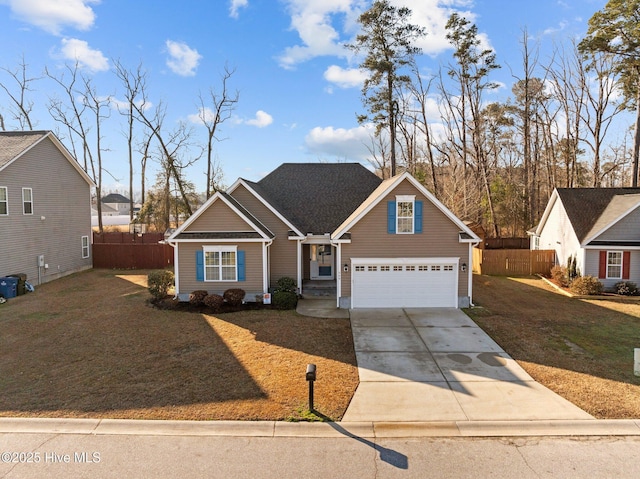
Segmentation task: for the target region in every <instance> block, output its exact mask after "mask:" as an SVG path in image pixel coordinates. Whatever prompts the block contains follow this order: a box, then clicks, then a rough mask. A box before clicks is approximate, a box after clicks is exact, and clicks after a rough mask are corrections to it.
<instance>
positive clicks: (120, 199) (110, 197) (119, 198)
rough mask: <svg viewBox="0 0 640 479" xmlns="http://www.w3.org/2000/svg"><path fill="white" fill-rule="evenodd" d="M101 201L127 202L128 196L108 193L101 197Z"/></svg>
mask: <svg viewBox="0 0 640 479" xmlns="http://www.w3.org/2000/svg"><path fill="white" fill-rule="evenodd" d="M102 202H103V203H129V198H127V197H126V196H122V195H121V194H120V193H109V194H108V195H107V196H103V197H102Z"/></svg>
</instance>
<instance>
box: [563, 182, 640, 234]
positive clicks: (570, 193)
mask: <svg viewBox="0 0 640 479" xmlns="http://www.w3.org/2000/svg"><path fill="white" fill-rule="evenodd" d="M557 191H558V197H559V198H560V200H561V201H562V204H563V205H564V209H565V211H566V212H567V216H568V217H569V221H571V225H572V226H573V229H574V231H575V232H576V236H577V237H578V241H580V242H581V243H582V241H584V240H585V239H586V237H587V235H588V234H589V232H590V231H591V230H592V229H593V226H594V225H595V223H596V221H598V219H599V218H600V216H601V215H602V214H603V213H604V212H605V210H606V209H607V207H608V206H609V204H610V203H611V201H612V200H613V198H614V197H616V196H619V195H637V194H640V188H558V189H557ZM613 219H615V218H612V220H613Z"/></svg>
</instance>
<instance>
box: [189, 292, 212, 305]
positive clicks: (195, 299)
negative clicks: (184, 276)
mask: <svg viewBox="0 0 640 479" xmlns="http://www.w3.org/2000/svg"><path fill="white" fill-rule="evenodd" d="M208 294H209V293H208V292H207V291H205V290H203V289H197V290H195V291H192V292H191V293H190V294H189V302H190V303H191V304H193V305H195V306H200V305H201V304H203V303H204V300H205V298H206V297H207V295H208Z"/></svg>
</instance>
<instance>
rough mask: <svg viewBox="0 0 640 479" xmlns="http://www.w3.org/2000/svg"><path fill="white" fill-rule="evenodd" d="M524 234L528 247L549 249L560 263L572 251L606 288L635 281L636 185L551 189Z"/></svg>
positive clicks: (638, 264)
mask: <svg viewBox="0 0 640 479" xmlns="http://www.w3.org/2000/svg"><path fill="white" fill-rule="evenodd" d="M530 234H531V235H532V238H531V247H532V249H551V250H555V252H556V262H557V263H558V264H561V265H565V266H566V265H567V263H568V260H569V258H570V257H572V256H574V257H575V258H576V265H577V268H578V270H579V271H580V273H581V274H582V275H583V276H595V277H596V278H598V279H599V280H600V281H601V282H602V284H603V285H604V287H605V288H606V289H612V288H613V286H614V285H615V284H616V283H618V282H620V281H632V282H635V283H637V284H640V188H557V189H555V190H554V191H553V193H552V194H551V197H550V198H549V202H548V203H547V207H546V209H545V211H544V213H543V215H542V219H541V220H540V223H539V224H538V226H537V228H536V229H535V230H534V231H532V232H531V233H530Z"/></svg>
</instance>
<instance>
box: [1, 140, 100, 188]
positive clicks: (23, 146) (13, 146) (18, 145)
mask: <svg viewBox="0 0 640 479" xmlns="http://www.w3.org/2000/svg"><path fill="white" fill-rule="evenodd" d="M45 138H49V139H50V140H51V141H52V142H53V144H54V145H55V146H56V147H57V148H58V150H60V152H61V153H62V155H63V156H64V157H65V158H66V159H67V160H68V161H69V163H70V164H71V165H72V166H73V167H74V168H75V169H76V171H77V172H78V173H79V174H80V176H82V178H83V179H84V180H85V181H86V182H87V183H89V185H90V186H95V183H94V182H93V180H92V179H91V178H90V177H89V175H87V173H86V171H84V170H83V169H82V167H81V166H80V164H79V163H78V162H77V161H76V160H75V158H74V157H73V156H71V153H69V150H67V149H66V147H65V146H64V145H63V144H62V143H61V142H60V140H58V138H57V137H56V135H54V134H53V133H52V132H51V131H38V130H36V131H0V171H2V170H3V169H5V168H6V167H8V166H9V165H10V164H12V163H13V162H14V161H17V160H18V159H19V158H20V157H21V156H22V155H24V154H25V153H26V152H27V151H29V150H30V149H31V148H33V147H34V146H36V145H37V144H38V143H40V142H41V141H43V140H44V139H45ZM43 166H44V165H43Z"/></svg>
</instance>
